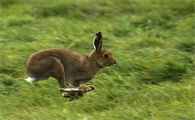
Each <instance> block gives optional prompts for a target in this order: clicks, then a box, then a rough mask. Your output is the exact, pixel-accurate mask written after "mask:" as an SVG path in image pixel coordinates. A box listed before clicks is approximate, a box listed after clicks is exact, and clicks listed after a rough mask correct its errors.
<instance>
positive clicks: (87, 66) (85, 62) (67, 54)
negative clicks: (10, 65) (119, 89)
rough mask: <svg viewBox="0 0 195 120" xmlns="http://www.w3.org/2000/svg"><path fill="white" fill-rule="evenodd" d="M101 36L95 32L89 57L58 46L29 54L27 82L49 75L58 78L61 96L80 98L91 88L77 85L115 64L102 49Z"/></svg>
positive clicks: (91, 87)
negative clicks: (63, 92) (62, 93)
mask: <svg viewBox="0 0 195 120" xmlns="http://www.w3.org/2000/svg"><path fill="white" fill-rule="evenodd" d="M102 38H103V37H102V33H101V32H98V33H96V35H95V38H94V48H95V49H94V50H93V51H92V52H91V54H90V55H89V56H85V55H81V54H79V53H77V52H74V51H71V50H67V49H61V48H54V49H46V50H41V51H38V52H36V53H34V54H32V55H31V56H30V58H29V59H28V61H27V63H26V70H27V73H28V75H29V78H27V81H29V82H37V81H39V80H44V79H48V78H49V77H53V78H55V79H57V80H58V83H59V90H61V91H65V92H68V94H66V95H63V96H64V97H67V96H69V98H70V99H71V100H73V99H76V98H80V97H82V96H83V93H84V92H89V91H92V90H94V89H95V87H94V86H80V84H83V83H86V82H88V81H89V80H91V79H92V78H93V77H94V76H95V75H96V74H97V73H98V72H99V71H100V70H101V69H102V68H104V67H107V66H111V65H115V64H116V60H115V59H114V58H113V57H112V54H111V53H110V52H108V51H106V50H102Z"/></svg>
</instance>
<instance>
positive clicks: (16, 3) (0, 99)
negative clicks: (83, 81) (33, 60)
mask: <svg viewBox="0 0 195 120" xmlns="http://www.w3.org/2000/svg"><path fill="white" fill-rule="evenodd" d="M194 8H195V5H194V0H93V1H91V0H0V30H1V31H0V51H1V52H0V120H18V119H21V120H60V119H64V120H194V119H195V76H194V75H195V57H194V54H195V39H194V35H195V34H194V28H195V24H194V18H195V13H194ZM98 31H101V32H102V33H103V37H104V39H103V48H104V49H107V50H108V51H110V52H112V54H113V56H114V57H115V58H116V59H117V65H116V66H112V67H110V68H104V69H103V70H102V71H101V72H100V73H99V74H98V75H97V76H96V77H95V78H94V79H93V80H91V81H90V82H89V83H87V84H90V85H95V86H96V87H97V89H96V90H95V91H93V92H90V93H87V94H85V96H84V97H83V98H82V99H79V100H75V101H72V102H69V101H67V99H65V98H62V97H61V94H62V93H61V92H59V91H58V83H57V81H56V80H55V79H53V78H50V79H49V80H46V81H41V82H38V83H36V84H30V83H27V82H26V81H24V79H25V78H27V74H26V70H25V63H26V61H27V60H28V57H29V56H30V55H31V54H32V53H34V52H36V51H39V50H42V49H48V48H66V49H70V50H74V51H77V52H78V53H81V54H85V55H89V54H90V52H91V50H93V44H92V43H93V38H94V35H95V33H96V32H98Z"/></svg>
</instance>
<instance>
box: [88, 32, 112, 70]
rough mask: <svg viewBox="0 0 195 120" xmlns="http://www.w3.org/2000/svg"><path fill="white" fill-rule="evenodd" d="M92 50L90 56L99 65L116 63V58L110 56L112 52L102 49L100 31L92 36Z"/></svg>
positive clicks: (104, 65)
mask: <svg viewBox="0 0 195 120" xmlns="http://www.w3.org/2000/svg"><path fill="white" fill-rule="evenodd" d="M94 48H95V49H94V50H93V51H92V53H91V55H90V57H91V58H93V59H94V60H95V61H96V62H97V64H98V65H99V66H100V67H102V68H103V67H106V66H111V65H115V64H116V60H115V59H114V57H112V54H111V53H110V52H108V51H106V50H102V33H101V32H98V33H96V36H95V38H94Z"/></svg>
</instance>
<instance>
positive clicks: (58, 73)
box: [51, 62, 66, 90]
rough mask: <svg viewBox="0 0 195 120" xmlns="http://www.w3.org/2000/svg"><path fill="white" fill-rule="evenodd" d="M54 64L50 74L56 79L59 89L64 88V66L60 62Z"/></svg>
mask: <svg viewBox="0 0 195 120" xmlns="http://www.w3.org/2000/svg"><path fill="white" fill-rule="evenodd" d="M54 66H55V67H54V68H53V70H52V72H51V76H52V77H54V78H55V79H57V80H58V83H59V90H60V89H62V88H63V89H64V88H66V83H65V71H64V66H63V64H62V63H61V62H57V63H56V64H55V65H54Z"/></svg>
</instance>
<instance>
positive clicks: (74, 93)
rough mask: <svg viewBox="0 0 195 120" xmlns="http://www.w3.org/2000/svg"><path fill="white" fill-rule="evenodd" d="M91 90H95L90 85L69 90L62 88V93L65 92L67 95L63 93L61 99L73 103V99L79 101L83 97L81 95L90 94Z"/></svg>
mask: <svg viewBox="0 0 195 120" xmlns="http://www.w3.org/2000/svg"><path fill="white" fill-rule="evenodd" d="M92 90H95V87H94V86H92V85H89V86H79V87H75V88H74V87H72V88H71V87H70V88H64V89H62V91H65V92H67V93H63V94H62V97H65V98H69V99H68V100H69V101H73V100H75V99H80V98H82V97H83V93H86V92H90V91H92Z"/></svg>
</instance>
